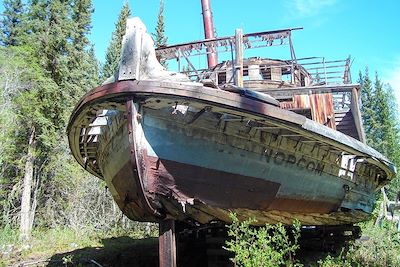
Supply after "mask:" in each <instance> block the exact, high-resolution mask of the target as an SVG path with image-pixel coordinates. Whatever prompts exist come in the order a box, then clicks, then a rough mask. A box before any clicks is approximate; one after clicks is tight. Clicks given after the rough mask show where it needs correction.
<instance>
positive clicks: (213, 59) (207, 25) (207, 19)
mask: <svg viewBox="0 0 400 267" xmlns="http://www.w3.org/2000/svg"><path fill="white" fill-rule="evenodd" d="M201 8H202V10H203V24H204V37H205V38H206V39H214V38H215V36H214V24H213V18H212V12H211V4H210V0H201ZM207 51H208V52H210V54H208V55H207V61H208V68H212V67H214V66H216V65H217V64H218V57H217V52H216V51H215V49H214V48H212V47H211V48H207Z"/></svg>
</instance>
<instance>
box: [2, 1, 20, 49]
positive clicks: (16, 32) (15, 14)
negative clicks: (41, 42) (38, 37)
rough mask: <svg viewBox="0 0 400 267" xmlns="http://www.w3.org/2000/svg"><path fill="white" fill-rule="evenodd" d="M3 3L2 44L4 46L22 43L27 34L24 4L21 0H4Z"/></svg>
mask: <svg viewBox="0 0 400 267" xmlns="http://www.w3.org/2000/svg"><path fill="white" fill-rule="evenodd" d="M3 5H4V11H3V20H2V25H1V31H2V36H1V44H2V45H3V46H16V45H20V44H21V39H23V37H24V35H25V26H24V17H25V10H24V5H23V3H22V1H21V0H4V3H3Z"/></svg>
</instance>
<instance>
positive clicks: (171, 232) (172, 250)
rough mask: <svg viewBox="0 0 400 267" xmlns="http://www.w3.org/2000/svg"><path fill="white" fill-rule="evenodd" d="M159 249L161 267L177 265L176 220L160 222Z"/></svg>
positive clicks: (174, 266)
mask: <svg viewBox="0 0 400 267" xmlns="http://www.w3.org/2000/svg"><path fill="white" fill-rule="evenodd" d="M158 251H159V260H160V265H159V266H160V267H176V242H175V221H174V220H172V219H168V220H164V221H161V222H160V223H159V237H158Z"/></svg>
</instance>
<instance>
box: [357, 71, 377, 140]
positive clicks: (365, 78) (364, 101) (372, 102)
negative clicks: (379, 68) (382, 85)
mask: <svg viewBox="0 0 400 267" xmlns="http://www.w3.org/2000/svg"><path fill="white" fill-rule="evenodd" d="M358 82H359V83H360V85H361V112H362V119H363V124H364V129H365V135H366V137H367V144H369V145H371V146H373V147H374V146H375V145H376V139H375V135H374V131H375V129H376V127H377V125H376V112H375V106H376V98H375V91H374V88H373V86H372V81H371V79H370V78H369V73H368V68H365V74H364V75H362V73H361V71H360V73H359V80H358Z"/></svg>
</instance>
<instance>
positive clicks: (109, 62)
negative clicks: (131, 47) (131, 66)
mask: <svg viewBox="0 0 400 267" xmlns="http://www.w3.org/2000/svg"><path fill="white" fill-rule="evenodd" d="M130 15H131V11H130V9H129V5H128V2H125V4H124V6H123V7H122V10H121V12H120V14H119V16H118V21H117V23H116V24H115V30H114V32H113V33H112V37H111V42H110V44H109V45H108V47H107V52H106V59H105V63H104V65H103V69H102V76H101V77H102V80H105V79H107V78H108V77H111V76H112V75H114V73H115V72H116V71H117V68H118V64H119V61H120V59H121V49H122V38H123V36H124V35H125V31H126V20H127V19H128V17H129V16H130Z"/></svg>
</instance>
